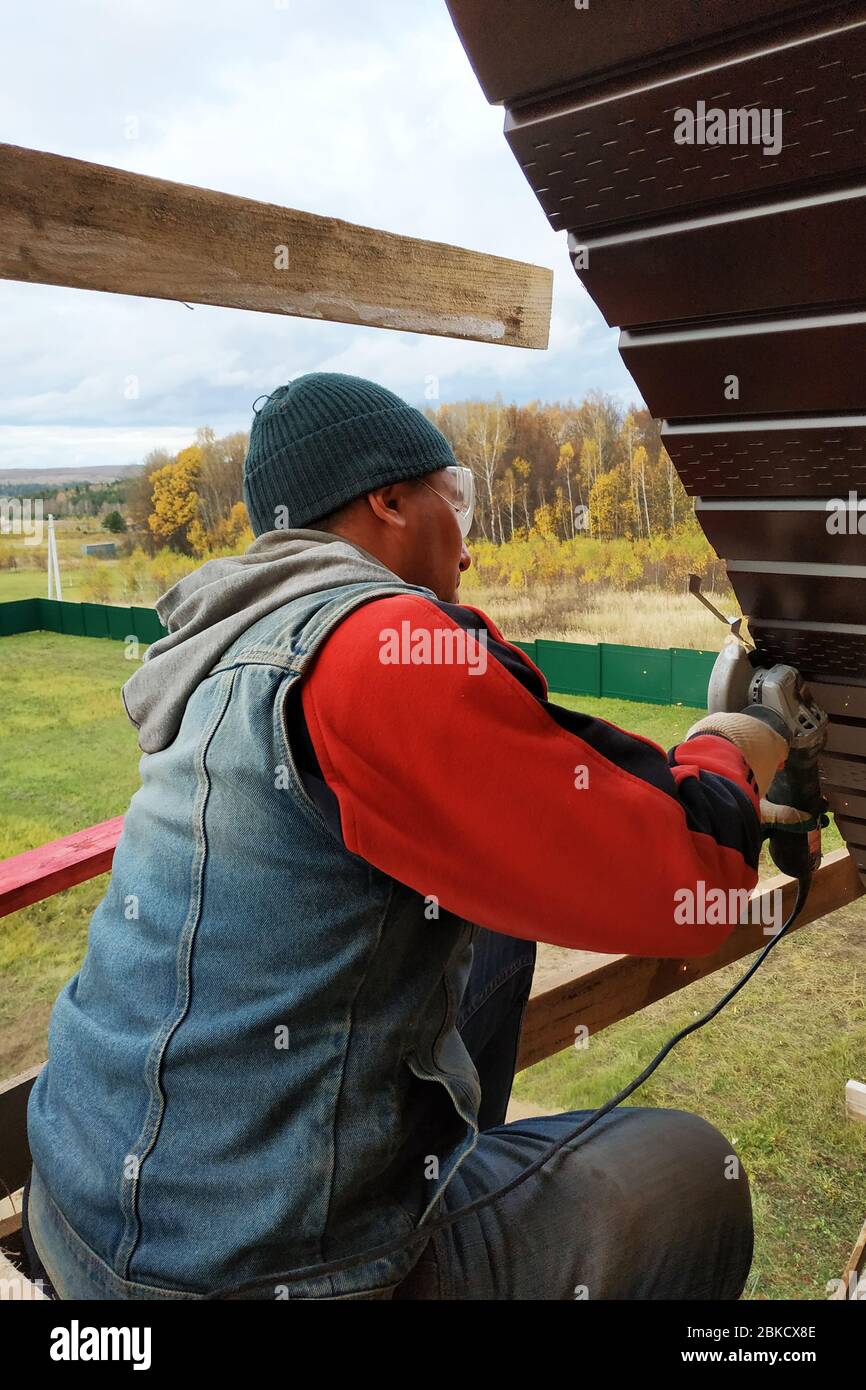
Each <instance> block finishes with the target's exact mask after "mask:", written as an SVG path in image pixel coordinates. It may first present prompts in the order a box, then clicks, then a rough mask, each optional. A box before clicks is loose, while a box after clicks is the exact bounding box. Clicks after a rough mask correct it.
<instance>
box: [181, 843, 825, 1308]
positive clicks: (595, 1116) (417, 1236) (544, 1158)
mask: <svg viewBox="0 0 866 1390" xmlns="http://www.w3.org/2000/svg"><path fill="white" fill-rule="evenodd" d="M811 883H812V871H811V868H809V869H808V870H804V872H803V874H802V876H801V877H800V878H798V880H797V898H796V901H795V903H794V907H793V910H792V912H791V913H790V916H789V917H788V918H787V920H786V921H785V922H783V923H782V926H781V927H780V928H779V930H778V931H777V932H776V934H775V936H774V937H772V938H771V940H770V941H768V942H767V945H766V946H765V947H764V948H763V950H762V951H761V952H760V954H759V955H758V956H757V957H756V958H755V960H754V961H753V962H752V964H751V965H750V966H749V968H748V970H747V971H746V973H745V974H744V975H743V976H741V978H740V979H739V980H737V982H736V983H735V984H734V985H732V986H731V988H730V989H729V990H728V991H727V993H726V994H724V995H722V997H721V999H719V1000H718V1001H717V1002H716V1003H715V1004H714V1005H713V1006H712V1008H711V1009H709V1010H708V1011H707V1012H706V1013H705V1014H704V1015H703V1016H702V1017H701V1018H698V1019H695V1021H694V1022H693V1023H689V1024H687V1025H686V1026H685V1028H681V1029H680V1031H679V1032H678V1033H675V1034H674V1035H673V1037H672V1038H669V1039H668V1041H667V1042H666V1043H665V1045H664V1047H663V1048H662V1049H661V1050H660V1051H659V1052H657V1053H656V1055H655V1057H653V1059H652V1061H651V1062H648V1063H647V1065H646V1066H645V1067H644V1069H643V1071H642V1072H641V1073H640V1074H639V1075H638V1076H636V1077H635V1078H634V1079H633V1080H632V1081H630V1082H629V1083H628V1085H627V1086H624V1087H623V1089H622V1090H621V1091H620V1092H619V1094H618V1095H615V1096H612V1097H611V1099H610V1100H608V1101H605V1103H604V1105H601V1106H599V1108H598V1109H597V1110H594V1111H593V1113H592V1114H591V1115H590V1116H588V1118H587V1119H585V1120H582V1121H581V1123H580V1124H579V1125H577V1126H576V1127H575V1128H574V1129H572V1130H569V1131H568V1133H567V1134H564V1135H563V1136H562V1137H561V1138H560V1139H557V1140H556V1141H555V1142H554V1143H552V1144H549V1145H548V1146H547V1148H546V1149H545V1150H544V1151H543V1152H542V1153H541V1154H539V1156H538V1158H536V1159H535V1160H534V1161H533V1162H532V1163H531V1164H530V1165H529V1167H528V1168H525V1169H524V1170H523V1172H521V1173H519V1174H518V1176H517V1177H516V1178H512V1179H511V1181H510V1182H507V1183H505V1184H504V1185H503V1186H502V1187H498V1188H496V1189H495V1190H494V1191H493V1192H487V1193H485V1194H484V1196H483V1197H478V1198H476V1200H475V1201H474V1202H469V1203H467V1205H466V1206H464V1207H458V1209H457V1210H456V1211H452V1212H449V1213H448V1214H447V1215H446V1216H441V1217H437V1219H436V1220H435V1221H429V1222H427V1223H424V1224H422V1225H420V1226H419V1227H418V1228H417V1230H415V1231H413V1233H412V1235H411V1236H400V1237H398V1238H396V1239H395V1240H390V1241H387V1242H385V1243H384V1244H383V1245H377V1246H374V1248H373V1249H372V1250H366V1251H364V1252H363V1253H362V1254H360V1255H347V1256H345V1257H344V1258H343V1259H340V1260H331V1261H330V1262H329V1263H328V1264H321V1265H313V1266H308V1267H307V1268H306V1269H300V1270H292V1271H287V1272H286V1273H283V1274H269V1275H267V1276H263V1277H261V1278H258V1279H252V1280H250V1281H249V1282H247V1283H244V1284H237V1285H234V1286H224V1287H223V1288H220V1289H217V1290H215V1292H214V1293H212V1294H208V1295H206V1297H207V1298H215V1299H216V1298H230V1297H232V1296H233V1295H235V1294H239V1293H245V1292H247V1291H248V1290H252V1289H256V1288H264V1287H266V1286H268V1285H271V1284H298V1283H303V1282H304V1281H306V1280H308V1279H317V1278H320V1277H322V1276H324V1275H328V1274H338V1273H340V1272H341V1271H343V1270H347V1269H353V1268H354V1267H355V1266H356V1265H359V1264H365V1263H367V1262H369V1261H370V1260H377V1259H383V1258H384V1257H385V1256H386V1255H395V1254H397V1253H398V1252H399V1251H401V1250H406V1249H408V1248H409V1247H410V1246H412V1245H414V1244H415V1242H416V1241H418V1240H429V1238H430V1236H431V1235H432V1234H433V1232H434V1231H441V1230H443V1229H444V1228H445V1227H446V1226H453V1225H454V1224H455V1222H457V1221H461V1220H463V1218H464V1217H466V1216H470V1215H471V1214H472V1213H473V1212H476V1211H480V1210H481V1208H482V1207H486V1206H489V1205H490V1203H491V1202H496V1201H499V1199H500V1198H502V1197H505V1196H506V1195H507V1194H508V1193H509V1192H513V1191H514V1189H515V1188H516V1187H519V1186H520V1184H521V1183H524V1182H526V1181H527V1179H528V1178H531V1177H533V1175H534V1174H535V1173H537V1172H538V1171H539V1170H540V1169H541V1168H543V1167H544V1166H545V1164H547V1163H549V1162H550V1160H551V1159H552V1158H553V1157H554V1155H555V1154H557V1153H559V1151H560V1149H562V1148H564V1147H565V1145H566V1144H570V1143H572V1142H573V1141H574V1140H575V1139H578V1138H580V1137H581V1135H583V1134H585V1133H586V1132H587V1130H589V1129H591V1128H592V1126H593V1125H594V1124H597V1123H598V1121H599V1120H601V1119H603V1118H604V1116H605V1115H609V1114H610V1112H611V1111H612V1110H615V1109H616V1107H617V1106H618V1105H621V1104H622V1102H623V1101H624V1100H627V1099H628V1097H629V1096H630V1095H632V1094H633V1093H634V1092H635V1091H636V1090H638V1088H639V1087H640V1086H642V1085H643V1084H644V1082H645V1081H647V1080H648V1078H649V1077H650V1076H652V1074H653V1072H654V1071H656V1069H657V1068H658V1067H659V1066H661V1064H662V1062H663V1061H664V1059H665V1058H666V1057H667V1055H668V1053H669V1052H671V1050H672V1049H673V1048H674V1047H676V1045H677V1043H678V1042H681V1041H682V1039H683V1038H687V1037H688V1036H689V1034H690V1033H696V1032H697V1030H698V1029H699V1028H703V1027H704V1025H705V1024H707V1023H709V1022H710V1021H711V1020H712V1019H714V1018H715V1017H716V1015H717V1014H719V1013H721V1011H722V1009H723V1008H725V1006H726V1005H727V1004H729V1003H730V1002H731V1000H732V999H733V998H734V996H735V995H736V994H739V992H740V990H741V989H742V988H743V986H744V985H745V984H746V983H747V982H748V981H749V980H750V979H751V978H752V976H753V975H754V974H755V971H756V970H757V969H758V968H759V966H761V965H763V963H764V961H765V960H766V959H767V956H768V955H769V954H770V952H771V951H772V949H773V947H774V946H775V945H776V943H777V942H778V941H780V940H781V938H782V937H783V936H784V935H785V933H786V932H787V931H789V930H790V928H791V927H792V925H793V924H794V922H795V921H796V919H797V917H798V916H799V915H800V912H801V911H802V910H803V906H804V904H805V902H806V898H807V897H808V895H809V889H810V887H811Z"/></svg>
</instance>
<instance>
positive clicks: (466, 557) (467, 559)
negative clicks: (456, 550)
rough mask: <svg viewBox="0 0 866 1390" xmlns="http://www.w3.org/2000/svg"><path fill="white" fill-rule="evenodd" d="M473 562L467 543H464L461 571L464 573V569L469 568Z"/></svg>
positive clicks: (461, 553) (461, 554)
mask: <svg viewBox="0 0 866 1390" xmlns="http://www.w3.org/2000/svg"><path fill="white" fill-rule="evenodd" d="M471 564H472V556H471V555H470V554H469V551H468V550H467V549H466V545H465V543H464V546H463V549H462V550H461V552H460V573H461V574H463V572H464V570H468V568H469V566H470V565H471Z"/></svg>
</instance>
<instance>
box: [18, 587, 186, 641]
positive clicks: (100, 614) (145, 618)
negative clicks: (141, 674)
mask: <svg viewBox="0 0 866 1390" xmlns="http://www.w3.org/2000/svg"><path fill="white" fill-rule="evenodd" d="M37 631H38V632H66V633H69V634H71V635H73V636H75V637H113V638H115V639H116V640H117V641H119V642H125V641H126V640H127V639H128V638H131V637H137V638H138V640H139V641H140V642H155V641H156V639H157V638H158V637H164V636H165V633H166V629H165V628H164V627H163V625H162V623H161V622H160V621H159V618H158V617H157V616H156V613H155V611H154V610H153V609H152V608H115V607H114V606H113V605H111V604H106V603H67V602H65V601H61V600H59V599H52V598H22V599H17V600H15V601H14V602H12V603H0V637H9V636H11V635H12V634H13V633H16V632H37Z"/></svg>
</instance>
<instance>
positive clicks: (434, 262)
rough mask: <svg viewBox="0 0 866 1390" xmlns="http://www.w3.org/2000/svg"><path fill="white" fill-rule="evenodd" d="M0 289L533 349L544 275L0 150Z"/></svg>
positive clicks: (202, 192) (537, 344)
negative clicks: (24, 285) (21, 286)
mask: <svg viewBox="0 0 866 1390" xmlns="http://www.w3.org/2000/svg"><path fill="white" fill-rule="evenodd" d="M493 231H494V228H493V227H491V233H492V232H493ZM278 267H280V268H278ZM0 278H3V279H7V280H24V281H28V282H30V283H36V284H46V285H69V286H72V287H74V288H77V289H87V290H108V291H111V292H113V293H115V294H134V295H145V296H148V297H151V298H155V299H176V300H184V301H186V300H191V301H193V302H194V303H197V304H220V305H224V306H226V307H230V308H235V309H258V310H261V311H263V312H265V313H270V314H294V315H296V316H298V317H300V318H311V319H329V320H331V321H333V322H337V323H354V324H364V325H366V326H368V327H376V328H393V329H399V330H402V331H404V332H410V333H431V334H435V335H438V336H443V337H449V338H468V339H474V340H477V341H480V342H488V343H499V344H502V345H505V346H510V347H527V348H545V347H547V344H548V338H549V330H550V312H551V297H552V282H553V272H552V271H550V270H547V269H545V268H543V267H540V266H534V265H527V264H525V263H524V262H522V261H512V260H505V259H503V258H502V257H499V256H489V255H485V254H484V253H482V252H478V251H465V250H462V249H460V248H459V247H455V246H447V245H445V244H443V243H442V242H434V241H423V240H420V239H418V238H416V237H406V236H395V235H393V234H391V233H389V232H382V231H376V230H374V229H372V228H370V227H359V226H355V225H354V224H353V223H351V222H342V221H340V220H338V219H337V218H334V217H318V216H315V215H314V214H312V213H309V212H298V211H297V210H295V209H293V208H283V207H279V206H277V205H276V204H274V203H259V202H255V201H253V199H251V198H238V197H235V196H234V195H232V194H229V193H216V192H214V191H213V190H212V189H208V188H194V187H192V186H190V185H189V184H183V183H170V182H169V181H168V180H167V179H154V178H148V177H146V176H145V175H143V174H131V173H129V172H127V171H126V170H123V169H111V168H107V167H105V166H104V165H101V164H89V163H86V162H85V161H83V160H80V159H66V158H64V157H62V156H61V155H55V154H45V153H42V152H41V151H38V150H28V149H21V148H19V147H18V146H14V145H0Z"/></svg>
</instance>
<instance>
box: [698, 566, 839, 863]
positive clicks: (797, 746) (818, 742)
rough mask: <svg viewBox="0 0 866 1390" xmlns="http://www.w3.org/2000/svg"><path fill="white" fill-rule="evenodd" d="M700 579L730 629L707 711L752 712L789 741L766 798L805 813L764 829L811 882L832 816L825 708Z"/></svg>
mask: <svg viewBox="0 0 866 1390" xmlns="http://www.w3.org/2000/svg"><path fill="white" fill-rule="evenodd" d="M700 586H701V581H700V579H699V578H698V577H697V576H696V575H690V577H689V591H690V592H691V593H693V594H694V595H695V597H696V598H699V599H700V601H701V603H703V604H704V605H705V607H707V608H709V610H710V612H712V613H713V614H715V616H716V617H717V618H720V619H721V621H722V622H723V623H724V624H725V626H726V627H727V628H728V629H729V633H730V636H729V638H728V640H727V641H726V642H725V645H724V646H723V647H722V650H721V651H720V653H719V655H718V657H717V658H716V664H715V666H714V667H713V670H712V674H711V675H710V681H709V686H708V688H707V712H708V713H709V714H718V713H720V712H722V711H725V712H730V713H742V714H748V715H751V716H752V717H753V718H755V719H762V720H763V721H764V722H765V723H767V724H769V725H770V727H771V728H773V729H775V731H776V733H779V734H781V735H782V737H783V738H786V739H787V740H788V743H789V745H790V752H789V754H788V757H787V759H786V761H785V764H784V767H782V768H780V769H779V771H778V772H777V773H776V776H775V777H774V778H773V782H772V784H771V786H770V788H769V791H768V792H767V795H766V798H765V801H766V802H769V803H770V804H771V806H774V805H775V806H793V807H794V808H795V809H796V810H797V811H800V812H803V819H802V820H797V821H790V822H787V821H784V820H778V821H777V820H770V818H769V816H768V819H767V822H766V823H765V825H764V831H765V837H766V838H767V840H768V847H769V851H770V856H771V858H772V860H773V863H774V864H775V865H776V867H777V868H778V869H779V870H780V871H781V872H782V873H783V874H789V875H790V876H791V877H792V878H796V879H799V880H801V881H804V880H805V881H808V880H809V879H811V876H812V872H813V871H814V870H815V869H816V868H817V867H818V865H819V863H820V862H821V830H822V828H823V827H824V826H825V825H827V824H828V823H829V821H828V816H827V809H828V802H827V800H826V798H825V796H824V795H823V793H822V791H821V786H820V781H819V776H818V757H819V754H820V752H821V750H822V748H823V747H824V744H825V743H826V741H827V715H826V713H825V711H824V710H822V709H821V708H820V706H819V705H817V704H816V703H815V701H814V700H813V699H812V696H811V693H810V691H809V688H808V686H807V685H806V684H805V682H804V681H803V679H802V678H801V676H800V673H799V672H798V671H797V670H796V669H795V668H794V667H793V666H786V665H784V664H781V663H779V664H777V665H774V666H769V667H768V666H762V665H761V664H760V660H759V658H758V655H757V653H756V651H755V649H754V647H753V646H750V645H749V643H748V642H747V641H746V639H745V637H744V636H743V634H742V632H741V625H742V619H728V618H725V617H724V615H723V614H722V613H720V612H719V610H718V609H717V608H715V607H714V606H713V604H712V603H710V601H709V600H708V599H707V598H706V596H705V595H704V594H702V593H701V591H700ZM765 809H766V810H769V808H765Z"/></svg>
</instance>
